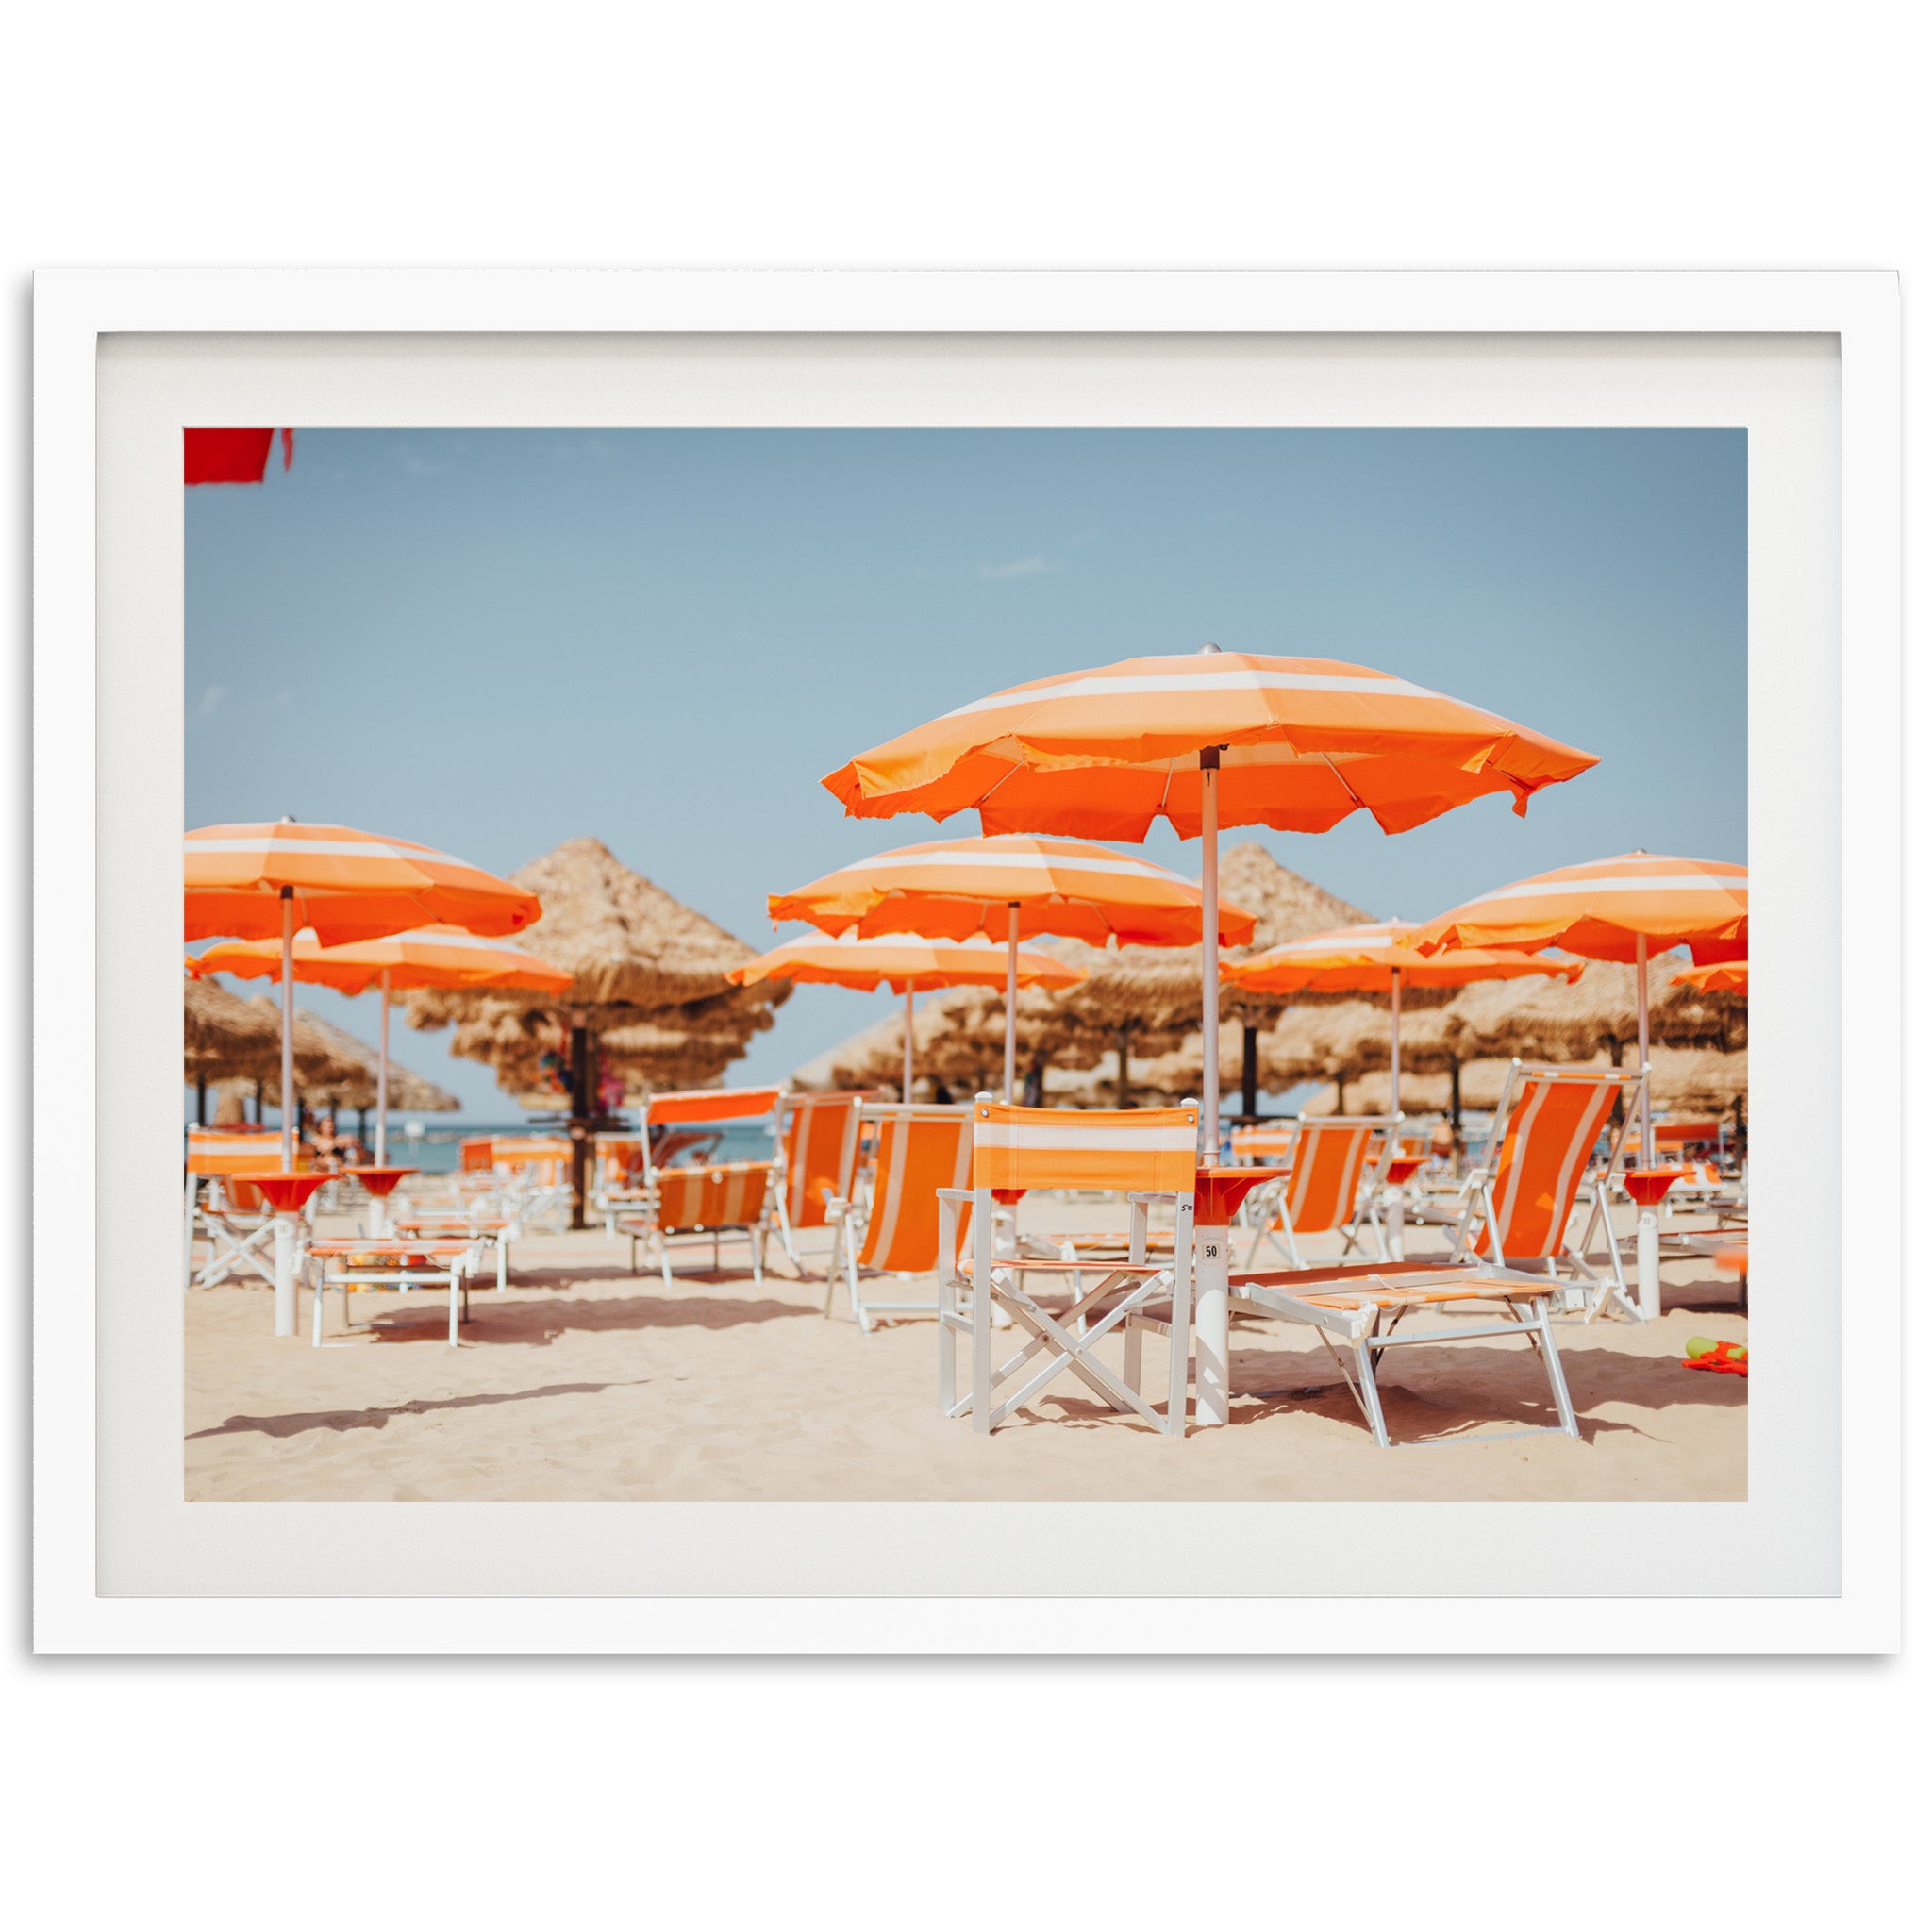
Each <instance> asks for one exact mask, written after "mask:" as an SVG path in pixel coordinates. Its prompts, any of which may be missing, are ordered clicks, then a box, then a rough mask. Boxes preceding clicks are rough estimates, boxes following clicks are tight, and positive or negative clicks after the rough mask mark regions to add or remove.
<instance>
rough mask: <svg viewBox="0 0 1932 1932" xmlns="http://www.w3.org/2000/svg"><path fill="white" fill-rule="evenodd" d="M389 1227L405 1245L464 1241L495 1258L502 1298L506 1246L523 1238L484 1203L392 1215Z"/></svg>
mask: <svg viewBox="0 0 1932 1932" xmlns="http://www.w3.org/2000/svg"><path fill="white" fill-rule="evenodd" d="M391 1225H392V1227H393V1229H394V1232H395V1233H396V1235H397V1236H398V1237H399V1238H401V1239H403V1240H405V1241H408V1240H416V1241H462V1240H466V1239H467V1240H468V1241H472V1242H474V1243H475V1246H476V1249H477V1251H478V1253H479V1254H481V1255H482V1256H484V1257H491V1256H493V1257H494V1258H495V1267H496V1291H497V1293H498V1294H502V1293H503V1292H504V1291H506V1290H507V1289H508V1287H509V1244H510V1242H511V1241H515V1240H517V1239H518V1238H519V1237H520V1236H521V1235H522V1233H523V1229H522V1228H521V1227H519V1226H518V1224H516V1223H515V1222H514V1221H512V1220H510V1219H509V1218H508V1216H507V1215H503V1214H492V1213H491V1212H490V1211H489V1210H488V1208H486V1206H485V1204H484V1203H483V1202H481V1201H472V1202H470V1203H469V1204H468V1205H467V1206H465V1207H460V1208H416V1209H414V1210H413V1211H411V1212H408V1213H402V1214H397V1215H395V1216H394V1217H393V1218H392V1222H391Z"/></svg>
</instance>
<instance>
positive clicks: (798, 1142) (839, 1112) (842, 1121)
mask: <svg viewBox="0 0 1932 1932" xmlns="http://www.w3.org/2000/svg"><path fill="white" fill-rule="evenodd" d="M871 1097H872V1096H871V1092H870V1091H869V1090H864V1091H854V1092H843V1093H788V1094H787V1095H786V1096H785V1103H784V1107H783V1109H782V1111H781V1112H780V1115H779V1132H778V1144H779V1148H780V1155H779V1163H780V1164H779V1172H778V1190H777V1210H778V1241H779V1243H780V1245H781V1246H783V1248H784V1250H785V1253H786V1256H787V1257H788V1258H789V1259H790V1260H791V1265H792V1266H793V1267H794V1268H795V1269H797V1271H798V1274H799V1278H800V1279H801V1280H803V1279H804V1277H805V1263H804V1262H803V1261H802V1260H801V1259H800V1258H799V1254H798V1245H797V1241H796V1240H795V1237H796V1236H798V1235H799V1234H802V1233H803V1232H804V1231H805V1230H806V1229H808V1228H813V1227H829V1226H830V1225H831V1224H832V1220H833V1216H832V1212H831V1208H830V1207H829V1206H828V1204H829V1203H830V1202H833V1201H850V1200H851V1199H852V1198H853V1191H854V1188H853V1183H854V1180H855V1178H856V1176H857V1174H858V1147H859V1118H858V1110H859V1108H861V1107H862V1106H863V1105H864V1104H865V1102H866V1101H867V1100H869V1099H870V1098H871ZM831 1278H832V1257H831V1256H829V1255H828V1256H827V1257H826V1260H825V1279H826V1281H827V1282H829V1281H830V1280H831Z"/></svg>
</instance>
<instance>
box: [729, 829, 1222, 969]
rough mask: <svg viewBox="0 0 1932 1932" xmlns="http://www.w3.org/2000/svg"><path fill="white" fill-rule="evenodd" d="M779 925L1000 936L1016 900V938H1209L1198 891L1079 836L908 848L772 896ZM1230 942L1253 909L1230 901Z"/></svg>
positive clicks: (1135, 941)
mask: <svg viewBox="0 0 1932 1932" xmlns="http://www.w3.org/2000/svg"><path fill="white" fill-rule="evenodd" d="M766 903H767V909H768V910H769V911H770V913H771V915H772V919H773V922H774V924H776V923H777V922H778V921H780V920H786V919H803V920H806V921H808V922H809V923H810V924H813V925H815V926H817V927H819V929H820V930H821V931H823V932H829V933H845V932H856V933H857V934H858V935H859V937H860V938H867V937H870V936H871V935H873V934H874V933H883V932H919V933H924V934H925V935H927V936H928V937H930V938H933V939H948V940H963V939H966V938H969V937H970V936H971V935H973V934H974V933H984V934H985V935H986V936H987V937H988V938H989V939H996V940H1004V939H1006V937H1007V934H1008V908H1011V907H1014V906H1017V907H1018V908H1020V937H1021V938H1022V939H1035V938H1038V937H1039V936H1040V935H1041V934H1042V933H1058V934H1059V935H1060V936H1061V937H1063V938H1066V939H1076V940H1085V941H1088V943H1089V944H1090V945H1095V946H1104V945H1106V943H1107V942H1108V940H1109V939H1113V940H1118V941H1120V942H1121V943H1122V944H1124V945H1146V946H1185V945H1195V944H1198V943H1199V941H1200V939H1201V889H1200V887H1199V886H1197V885H1196V884H1195V883H1194V882H1193V880H1191V879H1186V878H1183V877H1182V876H1181V875H1180V874H1179V873H1175V872H1170V871H1168V869H1167V868H1166V867H1165V866H1164V865H1156V864H1154V863H1153V862H1152V860H1150V859H1145V858H1130V857H1128V856H1126V855H1124V854H1123V853H1119V852H1109V851H1108V849H1107V847H1106V846H1104V845H1089V844H1085V843H1082V842H1080V841H1075V840H1072V839H1033V838H1027V837H1024V836H1022V835H1018V834H1007V835H1004V836H1002V837H999V838H994V839H941V840H936V841H933V842H931V843H929V844H924V845H902V846H900V847H899V848H898V849H897V850H896V851H892V852H881V853H879V854H877V855H876V856H875V857H874V858H856V859H854V860H853V861H852V862H851V863H850V864H849V865H841V867H840V868H839V869H838V871H836V872H830V873H827V874H825V875H824V878H822V879H814V880H813V881H812V882H811V884H810V885H808V886H800V887H799V888H798V890H797V891H792V892H774V893H773V894H772V896H771V898H770V899H769V900H768V901H767V902H766ZM1217 923H1218V924H1219V926H1220V930H1221V939H1222V943H1223V944H1224V945H1240V944H1241V942H1242V941H1244V940H1246V939H1248V938H1250V937H1251V936H1252V935H1253V933H1254V930H1255V917H1254V914H1253V913H1251V912H1244V911H1242V910H1241V908H1240V907H1239V906H1231V905H1229V904H1228V902H1227V901H1226V900H1223V901H1222V903H1221V909H1220V918H1219V921H1218V922H1217Z"/></svg>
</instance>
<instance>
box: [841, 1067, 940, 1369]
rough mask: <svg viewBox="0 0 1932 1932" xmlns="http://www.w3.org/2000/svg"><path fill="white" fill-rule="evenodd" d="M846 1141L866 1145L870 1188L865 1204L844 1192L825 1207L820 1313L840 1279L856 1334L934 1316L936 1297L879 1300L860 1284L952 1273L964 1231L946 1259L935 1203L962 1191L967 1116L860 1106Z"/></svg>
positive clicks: (925, 1109) (923, 1109)
mask: <svg viewBox="0 0 1932 1932" xmlns="http://www.w3.org/2000/svg"><path fill="white" fill-rule="evenodd" d="M868 1129H869V1130H870V1132H869V1134H868V1132H867V1130H868ZM854 1139H855V1144H856V1143H857V1142H858V1141H860V1140H863V1139H870V1141H871V1142H872V1158H873V1168H872V1188H871V1193H870V1198H869V1199H867V1200H864V1201H860V1200H859V1199H858V1197H857V1193H856V1191H855V1190H853V1189H851V1188H848V1189H847V1191H846V1192H845V1193H844V1194H842V1195H834V1196H833V1197H832V1199H831V1201H830V1203H829V1204H828V1216H829V1219H830V1221H831V1224H832V1229H833V1233H832V1257H831V1259H830V1261H829V1262H828V1263H827V1264H826V1268H825V1313H826V1314H827V1315H830V1313H831V1312H832V1302H833V1299H834V1297H835V1295H836V1294H837V1291H838V1281H839V1277H840V1275H841V1274H843V1276H844V1280H845V1292H846V1299H847V1302H848V1304H849V1306H850V1307H851V1311H852V1319H853V1320H854V1321H855V1322H857V1323H858V1327H859V1332H860V1333H861V1334H865V1335H870V1334H871V1333H872V1331H873V1329H874V1326H875V1325H876V1324H877V1322H878V1319H879V1317H880V1316H881V1315H905V1316H921V1315H925V1316H930V1315H936V1314H938V1313H939V1307H940V1304H939V1295H938V1292H937V1291H935V1292H934V1293H933V1294H932V1295H929V1296H927V1297H926V1298H925V1299H924V1300H923V1301H880V1300H877V1299H875V1298H874V1297H873V1296H871V1295H868V1294H867V1293H866V1291H865V1287H864V1283H865V1277H866V1276H867V1275H880V1274H896V1275H899V1276H901V1277H902V1278H903V1277H905V1276H908V1275H915V1274H935V1273H936V1272H937V1273H938V1274H940V1276H941V1279H943V1278H944V1276H945V1275H946V1274H950V1273H951V1272H952V1268H953V1265H954V1263H955V1262H956V1261H957V1260H958V1243H959V1241H963V1240H964V1239H965V1229H964V1228H963V1227H961V1226H956V1227H955V1228H954V1230H953V1235H952V1240H953V1248H952V1250H951V1253H950V1255H949V1254H948V1252H947V1250H946V1248H945V1246H944V1243H943V1241H942V1238H941V1219H942V1217H941V1211H940V1196H941V1191H942V1190H947V1189H950V1190H953V1191H958V1190H959V1189H961V1188H963V1187H964V1185H965V1183H966V1180H967V1178H968V1176H969V1174H970V1173H971V1171H972V1159H973V1110H972V1108H967V1107H906V1106H901V1105H885V1106H877V1107H860V1108H858V1109H856V1110H855V1114H854ZM941 1257H945V1259H944V1260H943V1262H942V1260H941Z"/></svg>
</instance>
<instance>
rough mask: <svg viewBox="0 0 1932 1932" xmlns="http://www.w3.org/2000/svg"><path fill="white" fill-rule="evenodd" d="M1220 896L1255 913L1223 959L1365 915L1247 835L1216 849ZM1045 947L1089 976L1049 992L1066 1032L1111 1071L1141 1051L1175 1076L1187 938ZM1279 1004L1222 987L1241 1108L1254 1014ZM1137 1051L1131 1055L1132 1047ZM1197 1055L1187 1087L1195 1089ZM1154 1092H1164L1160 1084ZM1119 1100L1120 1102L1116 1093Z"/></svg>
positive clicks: (1253, 1087) (1189, 983)
mask: <svg viewBox="0 0 1932 1932" xmlns="http://www.w3.org/2000/svg"><path fill="white" fill-rule="evenodd" d="M1220 890H1221V896H1222V897H1223V899H1224V900H1227V901H1229V902H1230V903H1232V904H1234V905H1237V906H1240V907H1241V908H1243V909H1244V910H1246V911H1249V912H1252V913H1253V914H1254V915H1255V937H1254V941H1253V945H1252V946H1251V947H1249V948H1238V947H1228V948H1225V949H1224V954H1225V957H1228V958H1241V957H1243V956H1244V954H1245V952H1247V951H1250V950H1259V949H1262V948H1265V947H1268V946H1278V945H1280V944H1282V943H1283V942H1284V941H1288V940H1291V939H1300V938H1302V937H1304V936H1305V935H1307V934H1308V933H1315V932H1324V931H1326V930H1327V929H1328V928H1329V927H1331V926H1334V925H1342V924H1358V923H1360V922H1361V921H1363V920H1366V919H1367V918H1368V917H1369V915H1368V914H1367V913H1366V912H1363V911H1362V910H1361V909H1360V908H1358V907H1355V906H1351V905H1349V904H1348V902H1347V901H1346V900H1343V899H1338V898H1336V897H1335V895H1334V894H1333V893H1332V892H1325V891H1323V890H1322V888H1321V887H1320V886H1317V885H1314V884H1312V883H1311V882H1310V881H1309V880H1307V879H1305V878H1303V877H1301V876H1300V874H1296V873H1292V872H1290V871H1289V869H1288V868H1287V867H1286V866H1285V865H1283V864H1281V863H1280V861H1279V860H1277V859H1276V858H1274V855H1273V854H1272V853H1270V852H1269V850H1268V848H1267V847H1266V846H1265V845H1261V844H1258V843H1257V842H1256V841H1253V840H1248V841H1244V842H1242V843H1241V844H1239V845H1235V846H1232V847H1230V848H1229V849H1228V850H1227V851H1226V852H1224V853H1223V854H1222V855H1221V887H1220ZM1042 946H1043V950H1045V951H1048V952H1052V953H1056V954H1058V957H1059V958H1063V959H1067V960H1070V961H1072V963H1073V964H1074V965H1076V966H1081V967H1084V968H1085V969H1086V972H1087V975H1088V976H1087V981H1086V983H1085V984H1084V985H1082V986H1076V987H1074V988H1072V989H1070V990H1069V991H1067V992H1064V993H1059V994H1056V995H1054V998H1055V1001H1056V1003H1057V1005H1058V1008H1060V1009H1061V1011H1062V1013H1063V1014H1064V1016H1065V1023H1066V1024H1067V1026H1068V1028H1069V1031H1070V1033H1071V1034H1074V1035H1077V1036H1084V1037H1085V1038H1087V1039H1091V1038H1093V1037H1095V1036H1098V1038H1099V1039H1101V1040H1102V1041H1105V1042H1106V1045H1107V1048H1108V1049H1109V1050H1111V1052H1112V1055H1113V1058H1114V1064H1115V1067H1116V1069H1117V1070H1118V1069H1119V1068H1120V1067H1122V1066H1124V1065H1130V1064H1131V1058H1133V1057H1141V1058H1148V1059H1150V1060H1153V1061H1156V1062H1158V1066H1159V1069H1160V1072H1159V1074H1158V1079H1159V1080H1160V1081H1161V1082H1171V1081H1172V1080H1173V1079H1174V1078H1177V1077H1179V1067H1180V1063H1179V1062H1176V1061H1171V1060H1170V1059H1169V1058H1168V1056H1170V1055H1172V1054H1173V1053H1175V1052H1177V1051H1179V1052H1185V1048H1184V1047H1182V1046H1181V1045H1180V1041H1183V1040H1184V1039H1185V1038H1186V1037H1187V1035H1188V1034H1189V1032H1190V1030H1191V1031H1192V1033H1193V1035H1194V1038H1195V1052H1196V1055H1197V1057H1198V1053H1199V1032H1200V1024H1201V1020H1200V1013H1201V957H1200V954H1199V953H1198V952H1197V951H1196V950H1194V949H1192V948H1191V947H1186V946H1120V947H1117V948H1111V949H1107V950H1103V949H1101V948H1099V947H1096V946H1087V945H1082V944H1081V943H1080V942H1079V941H1074V940H1069V941H1043V942H1042ZM1282 1005H1283V1002H1282V1001H1280V1000H1278V999H1274V998H1273V997H1270V996H1267V995H1256V994H1248V993H1244V992H1241V991H1238V990H1237V989H1236V988H1233V987H1223V988H1222V990H1221V1010H1222V1013H1223V1015H1224V1016H1226V1015H1230V1014H1238V1015H1240V1016H1241V1044H1240V1054H1239V1066H1240V1071H1241V1110H1242V1112H1243V1113H1244V1114H1249V1115H1251V1114H1253V1112H1254V1110H1255V1108H1256V1105H1257V1089H1258V1083H1259V1069H1258V1062H1257V1057H1256V1056H1257V1045H1256V1040H1255V1036H1256V1035H1257V1032H1258V1029H1259V1027H1260V1024H1261V1021H1262V1020H1263V1018H1264V1017H1266V1016H1267V1015H1269V1014H1272V1013H1276V1012H1278V1011H1280V1009H1281V1007H1282ZM1136 1048H1139V1049H1141V1053H1140V1055H1139V1056H1136V1055H1135V1049H1136ZM1198 1074H1199V1062H1198V1058H1197V1060H1196V1081H1195V1086H1194V1088H1193V1089H1192V1090H1191V1091H1199V1078H1198ZM1158 1091H1168V1089H1167V1087H1166V1086H1162V1087H1161V1088H1160V1089H1159V1090H1158ZM1116 1099H1117V1104H1118V1105H1121V1106H1125V1105H1127V1104H1128V1096H1127V1095H1126V1094H1125V1093H1124V1091H1123V1092H1122V1093H1120V1094H1118V1095H1117V1096H1116Z"/></svg>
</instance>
